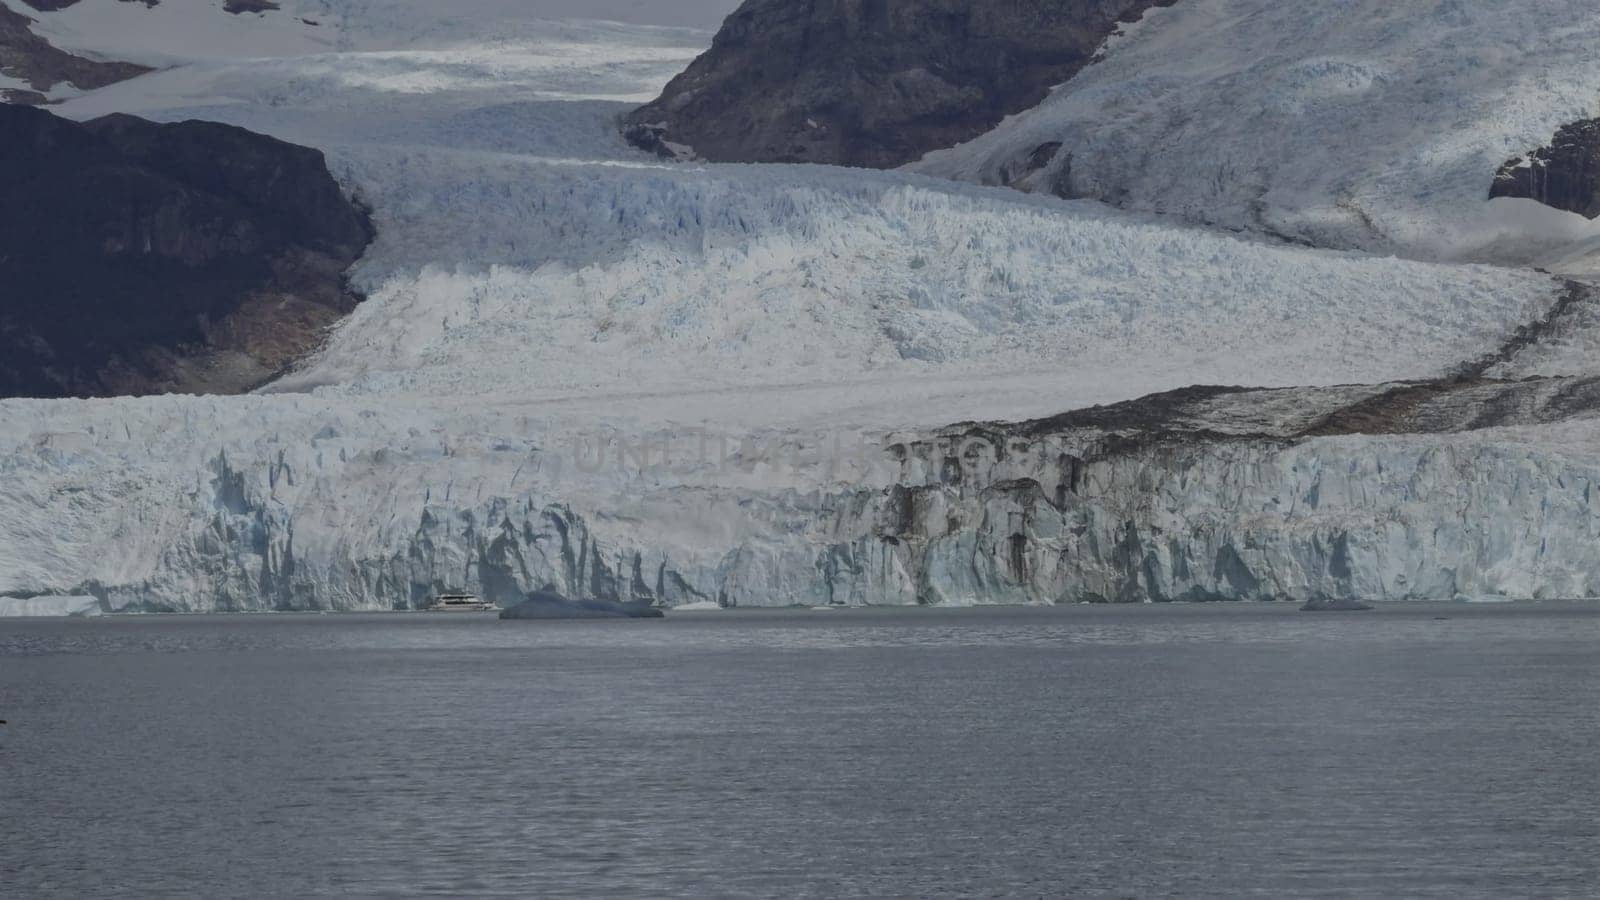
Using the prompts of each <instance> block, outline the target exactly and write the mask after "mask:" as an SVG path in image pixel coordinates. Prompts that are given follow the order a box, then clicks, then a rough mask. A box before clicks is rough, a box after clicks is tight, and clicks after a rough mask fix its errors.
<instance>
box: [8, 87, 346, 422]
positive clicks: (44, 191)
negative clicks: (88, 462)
mask: <svg viewBox="0 0 1600 900" xmlns="http://www.w3.org/2000/svg"><path fill="white" fill-rule="evenodd" d="M0 131H3V132H4V133H5V135H6V141H5V143H4V144H3V145H0V193H4V195H5V197H6V206H5V208H4V211H3V212H0V283H3V284H4V287H3V288H0V295H3V297H4V303H3V304H0V396H33V397H41V396H44V397H48V396H64V395H65V396H90V395H108V394H130V393H152V392H162V391H174V390H176V391H190V392H223V393H228V392H236V391H240V390H246V389H249V388H250V387H253V386H255V385H257V384H260V383H261V382H263V381H265V380H267V379H268V378H270V377H272V376H273V375H274V374H276V373H277V372H278V371H280V370H281V369H283V368H284V367H285V366H287V365H288V364H289V363H291V362H293V361H294V360H295V359H297V358H299V357H300V356H301V355H303V354H304V353H305V352H306V351H307V350H309V349H310V348H311V347H312V346H314V345H315V344H316V342H317V341H318V340H319V339H320V334H321V330H322V329H323V328H325V327H326V326H328V325H329V324H331V323H332V322H334V321H335V320H337V319H338V318H339V317H340V316H341V315H343V314H344V313H347V312H349V311H350V310H351V309H352V308H354V305H355V302H356V299H357V298H355V297H354V296H352V295H351V294H349V293H348V292H347V291H346V290H345V288H344V284H343V280H342V275H343V272H344V270H345V269H346V268H348V267H349V265H350V264H351V263H352V262H354V261H355V260H356V258H358V257H359V256H360V255H361V253H362V251H363V250H364V249H365V248H366V245H367V243H368V242H369V241H370V240H371V238H372V232H371V226H370V224H369V223H368V222H367V219H366V216H365V214H364V213H362V212H361V211H360V210H358V209H356V208H355V207H353V206H352V205H351V204H350V202H349V201H348V200H346V199H345V198H344V196H343V194H342V193H341V192H340V190H339V187H338V185H337V184H335V183H334V181H333V178H332V177H331V176H330V175H329V174H328V171H327V169H326V167H325V166H324V164H323V159H322V154H320V153H318V152H316V151H314V150H308V149H306V148H303V147H296V146H293V145H290V144H286V143H283V142H281V141H276V140H273V139H271V138H266V137H263V136H261V135H257V134H253V133H251V132H248V131H244V130H243V129H238V128H232V127H229V126H223V125H212V124H208V123H202V122H186V123H180V124H171V125H158V124H154V123H151V122H147V121H144V120H142V119H137V118H134V117H132V116H110V117H106V118H103V119H96V120H94V121H91V122H88V123H86V124H83V125H79V124H76V123H73V122H69V121H67V120H65V119H60V118H57V117H55V116H52V115H50V114H49V113H46V112H44V111H42V110H36V109H31V108H27V107H17V106H4V105H0Z"/></svg>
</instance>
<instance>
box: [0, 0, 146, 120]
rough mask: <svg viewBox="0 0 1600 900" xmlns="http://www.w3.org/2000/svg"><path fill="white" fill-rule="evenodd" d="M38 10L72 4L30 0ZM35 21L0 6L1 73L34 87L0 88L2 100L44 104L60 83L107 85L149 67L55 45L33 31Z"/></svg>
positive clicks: (85, 86)
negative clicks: (80, 53) (47, 94)
mask: <svg viewBox="0 0 1600 900" xmlns="http://www.w3.org/2000/svg"><path fill="white" fill-rule="evenodd" d="M29 5H30V6H32V7H34V8H35V9H39V10H45V11H48V10H53V9H60V8H61V7H63V6H68V5H70V3H66V2H62V0H29ZM32 25H33V20H32V19H30V18H28V17H27V16H25V15H23V14H21V13H19V12H14V11H12V10H11V9H8V8H7V7H5V6H0V75H9V76H11V77H12V78H16V79H20V80H22V81H25V82H27V83H28V86H29V87H30V88H32V90H17V89H11V90H0V101H5V102H11V103H43V102H44V100H45V94H44V93H43V92H45V91H48V90H50V89H51V88H53V87H55V86H56V85H58V84H70V85H72V86H73V87H77V88H81V89H83V90H93V89H94V88H99V87H105V86H106V85H108V84H115V83H116V82H118V81H126V80H128V79H129V78H133V77H135V76H137V75H143V74H144V73H146V72H149V71H150V69H149V68H147V67H145V66H140V65H135V64H133V63H126V62H105V61H102V60H94V59H86V58H84V57H82V56H75V55H73V54H71V53H67V52H66V51H64V50H60V49H57V48H56V47H54V46H52V45H51V44H50V42H49V41H46V40H45V39H44V38H42V37H39V36H38V35H36V34H34V33H33V30H32V28H31V26H32Z"/></svg>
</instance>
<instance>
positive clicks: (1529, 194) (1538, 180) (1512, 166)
mask: <svg viewBox="0 0 1600 900" xmlns="http://www.w3.org/2000/svg"><path fill="white" fill-rule="evenodd" d="M1489 196H1490V197H1491V198H1494V197H1523V198H1526V199H1529V200H1537V201H1539V202H1540V203H1543V204H1545V205H1546V206H1553V207H1555V208H1556V209H1562V210H1566V211H1567V212H1575V213H1578V214H1579V215H1582V216H1587V217H1588V218H1591V219H1595V218H1600V119H1585V120H1583V121H1581V122H1574V123H1572V124H1571V125H1567V126H1564V127H1563V128H1562V129H1561V130H1560V131H1557V132H1556V136H1555V139H1554V140H1553V141H1551V142H1550V145H1549V146H1548V147H1542V148H1540V149H1538V150H1535V151H1534V152H1533V153H1531V154H1529V155H1528V156H1527V157H1520V156H1519V157H1517V158H1516V159H1513V160H1511V161H1510V162H1507V163H1506V164H1505V165H1504V166H1502V167H1501V168H1500V172H1499V174H1497V175H1496V176H1495V179H1494V186H1493V187H1492V188H1490V190H1489Z"/></svg>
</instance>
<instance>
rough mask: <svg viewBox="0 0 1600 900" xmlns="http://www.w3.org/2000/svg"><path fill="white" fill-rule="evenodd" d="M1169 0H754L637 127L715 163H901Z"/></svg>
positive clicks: (971, 131) (650, 139) (1022, 103)
mask: <svg viewBox="0 0 1600 900" xmlns="http://www.w3.org/2000/svg"><path fill="white" fill-rule="evenodd" d="M1172 2H1174V0H1023V2H1011V3H988V2H974V0H923V2H919V3H861V2H857V0H825V2H820V3H817V2H799V0H746V2H745V3H744V4H743V5H742V6H740V7H739V9H738V10H736V11H735V12H734V13H733V14H732V15H731V16H729V17H728V20H727V22H726V23H724V25H723V27H722V30H721V31H719V32H718V33H717V36H716V39H715V40H714V41H713V42H712V45H711V49H710V50H708V51H706V53H705V54H704V55H702V56H701V57H700V58H698V59H696V60H695V61H694V63H693V64H691V65H690V66H689V68H688V69H687V70H686V71H684V73H683V74H681V75H679V76H678V77H677V78H674V79H673V80H672V82H671V83H669V84H668V85H667V87H666V89H665V90H664V91H663V92H662V94H661V97H660V98H659V99H657V100H656V101H655V102H653V103H650V104H648V105H646V106H644V107H643V108H641V109H639V110H637V111H635V112H634V113H632V114H631V115H629V116H628V119H627V122H628V125H629V131H628V133H629V137H630V139H631V140H633V141H634V142H635V143H638V144H640V145H641V146H645V147H647V148H649V149H652V150H656V151H659V152H662V153H665V154H668V155H671V154H673V153H677V152H684V153H692V154H693V155H696V156H699V157H702V158H705V159H710V160H715V161H718V162H789V163H829V164H834V165H846V166H868V167H874V168H886V167H891V166H896V165H900V164H902V163H906V162H910V161H912V160H914V159H916V158H917V157H919V156H921V155H922V154H923V153H926V152H927V151H929V150H933V149H937V148H940V147H947V146H949V145H951V144H954V143H957V142H959V141H963V140H967V139H968V138H971V137H975V136H976V135H978V134H981V133H983V132H984V131H986V130H988V129H990V128H992V127H994V126H995V125H996V124H997V123H999V121H1000V120H1001V118H1003V117H1004V116H1006V115H1009V114H1012V113H1017V112H1021V111H1023V110H1025V109H1028V108H1029V107H1032V106H1034V105H1035V104H1037V103H1038V102H1039V101H1040V100H1042V99H1044V96H1045V94H1046V92H1047V91H1048V90H1049V89H1050V87H1051V86H1053V85H1056V84H1059V83H1061V82H1062V81H1065V80H1066V79H1068V78H1070V77H1072V75H1074V74H1075V73H1077V72H1078V71H1079V70H1080V69H1082V68H1083V67H1084V66H1085V65H1087V64H1088V63H1089V61H1090V59H1091V58H1092V57H1093V56H1094V54H1095V51H1096V50H1097V49H1098V48H1099V47H1100V45H1101V43H1102V42H1103V41H1104V40H1105V39H1106V37H1107V36H1108V35H1109V34H1111V33H1112V31H1113V30H1115V28H1116V27H1117V25H1118V23H1119V22H1125V21H1132V20H1134V19H1137V18H1138V16H1139V14H1141V13H1143V12H1144V11H1145V10H1146V9H1149V8H1150V7H1152V6H1163V5H1170V4H1171V3H1172ZM673 148H683V149H679V150H675V149H673Z"/></svg>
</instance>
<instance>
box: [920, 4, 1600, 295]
mask: <svg viewBox="0 0 1600 900" xmlns="http://www.w3.org/2000/svg"><path fill="white" fill-rule="evenodd" d="M1597 38H1600V14H1597V12H1596V9H1595V7H1594V5H1593V4H1591V3H1588V2H1582V0H1512V2H1500V0H1494V2H1489V0H1425V2H1418V3H1406V4H1395V3H1388V2H1381V0H1355V2H1346V0H1307V2H1300V3H1293V4H1285V3H1278V2H1272V0H1183V2H1180V3H1178V4H1176V5H1174V6H1173V7H1171V8H1170V9H1158V10H1153V11H1151V12H1150V13H1149V14H1147V15H1146V17H1145V18H1144V20H1143V21H1142V22H1141V23H1140V24H1138V25H1137V26H1134V27H1133V28H1131V29H1129V33H1128V34H1127V35H1126V36H1125V37H1122V38H1118V39H1116V40H1114V41H1113V42H1112V44H1111V46H1110V47H1109V49H1108V51H1107V52H1106V54H1105V58H1104V60H1103V61H1102V62H1100V63H1098V64H1097V65H1094V66H1091V67H1090V68H1088V69H1086V70H1084V71H1083V72H1082V73H1080V74H1079V75H1078V76H1076V77H1075V78H1073V79H1072V80H1071V81H1070V82H1068V83H1067V84H1066V85H1064V86H1063V87H1062V88H1060V89H1059V90H1057V91H1056V92H1055V93H1054V94H1052V96H1051V97H1050V98H1049V99H1048V100H1046V101H1045V102H1044V103H1043V104H1041V105H1040V106H1039V107H1038V108H1036V109H1034V110H1031V111H1029V112H1028V113H1025V114H1023V115H1020V116H1017V117H1016V118H1014V119H1013V120H1011V121H1008V122H1006V123H1005V124H1003V125H1002V126H1000V127H999V128H997V129H995V130H994V131H993V132H991V133H989V134H986V135H984V136H983V137H980V138H978V139H976V140H973V141H971V142H970V143H968V144H966V145H963V146H960V147H957V148H954V149H951V150H945V151H941V152H937V153H933V154H931V155H930V156H929V157H928V158H927V159H926V160H925V161H923V162H921V163H919V164H918V165H917V166H916V167H915V168H917V169H918V170H919V171H923V172H929V173H934V174H940V175H945V176H949V177H956V178H962V179H968V180H975V181H981V182H984V183H991V184H1001V183H1004V184H1011V185H1014V186H1017V187H1021V188H1024V189H1027V190H1034V191H1042V192H1051V193H1056V194H1060V195H1063V196H1070V197H1092V198H1096V199H1100V200H1104V201H1106V202H1110V203H1114V204H1116V205H1118V206H1122V207H1126V208H1130V209H1138V210H1147V211H1153V212H1160V213H1164V214H1168V215H1173V216H1177V217H1181V218H1183V219H1186V220H1189V221H1196V222H1205V223H1210V224H1214V225H1220V226H1224V227H1228V228H1245V229H1251V230H1255V231H1260V232H1265V233H1270V234H1277V235H1283V236H1285V237H1288V238H1290V239H1293V240H1297V241H1305V242H1309V243H1313V244H1317V245H1321V246H1333V247H1356V248H1365V249H1369V250H1374V251H1378V252H1398V253H1403V254H1406V255H1409V256H1419V257H1425V258H1437V259H1486V260H1494V261H1499V262H1510V263H1528V262H1539V261H1542V260H1544V259H1545V257H1547V256H1549V255H1550V254H1551V253H1552V252H1557V254H1558V255H1559V253H1558V251H1559V248H1560V247H1562V246H1564V245H1567V244H1571V243H1572V242H1574V241H1577V240H1582V239H1584V238H1586V237H1591V236H1593V235H1594V233H1595V226H1593V224H1592V223H1590V222H1588V221H1587V220H1584V219H1582V218H1581V217H1578V216H1575V215H1570V214H1566V213H1562V212H1559V211H1556V210H1552V209H1549V208H1545V207H1541V206H1537V205H1535V204H1533V203H1531V202H1529V201H1524V200H1515V199H1499V200H1494V201H1492V202H1491V200H1490V188H1491V185H1492V184H1493V183H1494V179H1495V175H1496V173H1497V172H1498V171H1499V170H1500V168H1501V166H1502V165H1503V164H1504V163H1505V161H1506V160H1508V159H1511V158H1513V157H1516V156H1525V155H1527V154H1528V153H1530V152H1531V151H1533V150H1534V149H1535V148H1538V147H1542V146H1544V145H1546V144H1548V143H1549V142H1550V139H1551V135H1552V134H1554V133H1555V132H1556V131H1557V129H1558V128H1560V127H1561V126H1563V125H1566V124H1568V123H1572V122H1574V121H1576V120H1579V119H1584V118H1589V117H1592V116H1594V115H1595V114H1596V113H1597V112H1600V60H1597V58H1596V57H1595V55H1594V54H1593V53H1592V52H1591V49H1592V47H1593V46H1594V44H1595V41H1596V39H1597Z"/></svg>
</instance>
